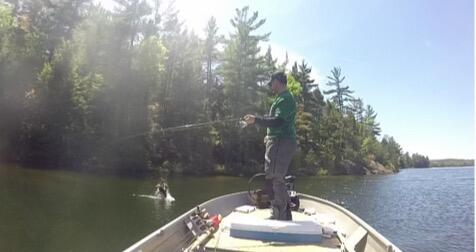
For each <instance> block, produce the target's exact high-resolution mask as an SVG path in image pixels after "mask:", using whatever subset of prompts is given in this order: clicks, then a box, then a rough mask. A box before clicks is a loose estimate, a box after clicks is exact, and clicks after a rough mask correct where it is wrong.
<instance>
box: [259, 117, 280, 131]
mask: <svg viewBox="0 0 476 252" xmlns="http://www.w3.org/2000/svg"><path fill="white" fill-rule="evenodd" d="M255 123H256V124H258V125H260V126H264V127H271V128H275V127H279V126H281V125H283V123H285V121H284V119H283V118H281V117H276V116H273V117H261V116H256V117H255Z"/></svg>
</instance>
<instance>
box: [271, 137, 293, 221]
mask: <svg viewBox="0 0 476 252" xmlns="http://www.w3.org/2000/svg"><path fill="white" fill-rule="evenodd" d="M265 144H266V153H265V156H264V159H265V161H264V172H265V174H266V179H267V180H268V181H271V183H272V193H270V194H271V195H270V196H271V209H272V211H273V218H274V219H278V220H286V219H287V217H286V207H287V204H288V203H289V202H290V200H289V195H288V192H287V190H286V184H285V182H284V176H286V173H287V172H288V168H289V165H290V164H291V160H292V158H293V155H294V152H296V149H297V143H296V139H294V138H270V137H266V139H265Z"/></svg>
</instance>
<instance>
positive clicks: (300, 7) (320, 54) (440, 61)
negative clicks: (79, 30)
mask: <svg viewBox="0 0 476 252" xmlns="http://www.w3.org/2000/svg"><path fill="white" fill-rule="evenodd" d="M103 2H104V4H105V5H108V2H109V1H103ZM245 5H248V6H250V9H251V10H253V11H258V12H259V15H260V17H262V18H266V20H267V21H266V23H265V24H264V25H263V26H262V28H261V29H260V31H261V32H262V33H265V32H271V36H270V41H269V43H268V44H270V45H271V47H272V51H273V54H274V55H275V56H277V57H278V58H280V59H281V60H282V59H283V58H284V55H285V53H286V52H288V54H289V58H290V60H301V59H305V60H306V62H308V63H309V64H310V65H311V66H312V67H313V75H314V76H315V77H316V78H317V80H318V82H319V84H320V88H321V90H326V89H327V86H326V85H325V83H326V82H327V79H326V76H327V75H329V74H330V71H331V69H332V68H333V67H334V66H339V67H341V68H342V73H343V75H345V76H346V80H345V82H344V84H346V85H349V86H350V88H351V90H354V91H355V95H356V96H358V97H360V98H362V99H363V100H364V103H365V104H370V105H371V106H373V107H374V109H375V110H376V111H377V113H378V116H377V120H378V121H379V122H380V124H381V128H382V131H383V134H387V135H390V136H393V137H395V139H396V140H397V142H398V143H400V145H401V146H402V148H403V150H404V151H409V152H410V153H414V152H418V153H421V154H424V155H428V156H429V157H430V158H431V159H439V158H473V157H474V21H473V18H474V6H473V1H471V0H454V1H447V0H417V1H411V0H361V1H343V0H326V1H319V0H298V1H289V0H287V1H284V0H277V1H276V0H275V1H238V0H232V1H220V0H202V1H192V0H175V6H176V8H177V9H178V10H179V11H180V16H181V18H182V19H183V20H184V21H185V25H186V26H188V27H189V28H190V29H193V30H195V31H196V32H197V33H198V34H202V33H203V29H204V27H205V25H206V21H207V19H208V18H209V17H210V16H212V15H213V16H215V17H216V18H217V23H218V26H219V28H220V30H219V32H221V33H222V34H225V35H228V33H229V32H230V31H231V25H230V22H229V20H230V19H231V18H232V17H233V15H234V10H235V8H241V7H243V6H245ZM266 47H267V45H263V48H264V49H265V48H266Z"/></svg>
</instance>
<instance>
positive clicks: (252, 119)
mask: <svg viewBox="0 0 476 252" xmlns="http://www.w3.org/2000/svg"><path fill="white" fill-rule="evenodd" d="M243 119H244V120H245V122H246V124H247V125H251V124H254V123H255V119H256V116H254V115H249V114H248V115H245V117H243Z"/></svg>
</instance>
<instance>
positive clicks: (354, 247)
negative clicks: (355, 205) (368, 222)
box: [342, 226, 368, 252]
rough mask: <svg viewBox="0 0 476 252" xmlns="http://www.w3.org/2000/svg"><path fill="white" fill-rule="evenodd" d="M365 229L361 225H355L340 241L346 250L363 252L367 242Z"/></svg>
mask: <svg viewBox="0 0 476 252" xmlns="http://www.w3.org/2000/svg"><path fill="white" fill-rule="evenodd" d="M367 234H368V232H367V230H365V229H364V228H363V227H361V226H359V227H357V229H356V230H354V232H352V234H350V235H349V237H348V238H347V239H345V241H344V242H343V243H342V244H343V245H344V249H345V251H347V252H363V251H365V245H366V244H367Z"/></svg>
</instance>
